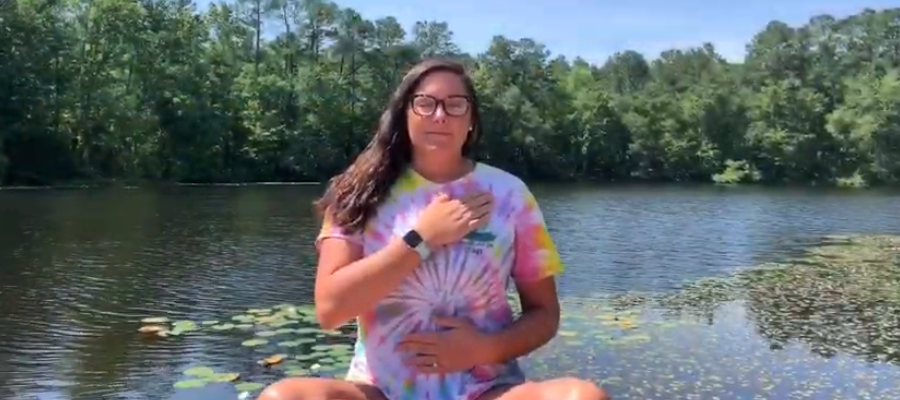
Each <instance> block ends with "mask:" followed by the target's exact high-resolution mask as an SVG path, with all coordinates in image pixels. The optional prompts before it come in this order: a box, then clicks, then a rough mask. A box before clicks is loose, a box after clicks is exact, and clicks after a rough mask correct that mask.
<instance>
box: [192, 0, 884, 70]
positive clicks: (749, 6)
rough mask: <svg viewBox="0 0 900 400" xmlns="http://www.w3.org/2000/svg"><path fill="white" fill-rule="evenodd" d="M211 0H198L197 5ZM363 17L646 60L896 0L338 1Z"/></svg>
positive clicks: (726, 48) (734, 48)
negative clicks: (626, 53) (627, 53)
mask: <svg viewBox="0 0 900 400" xmlns="http://www.w3.org/2000/svg"><path fill="white" fill-rule="evenodd" d="M209 1H210V0H199V2H200V4H203V3H208V2H209ZM337 4H338V5H340V6H342V7H351V8H354V9H356V10H357V11H358V12H360V14H362V15H363V16H364V17H365V18H368V19H376V18H380V17H383V16H389V15H392V16H394V17H396V18H397V19H398V20H399V21H400V23H401V24H403V26H404V28H407V30H408V29H409V27H411V26H412V24H413V23H415V22H416V21H419V20H437V21H446V22H448V23H449V25H450V29H451V30H453V33H454V38H455V41H456V43H457V44H458V45H460V47H462V49H463V50H465V51H468V52H471V53H479V52H481V51H483V50H484V49H486V48H487V45H488V43H489V42H490V40H491V38H492V37H493V36H494V35H498V34H499V35H504V36H506V37H508V38H511V39H518V38H522V37H528V38H532V39H535V40H537V41H539V42H541V43H543V44H545V45H546V46H547V47H548V49H549V50H550V51H551V52H553V54H563V55H565V56H567V57H570V58H571V57H575V56H581V57H583V58H585V59H587V60H588V61H590V62H594V63H602V62H603V61H604V60H605V59H606V58H607V57H608V56H609V55H611V54H612V53H614V52H616V51H620V50H626V49H633V50H637V51H639V52H641V53H643V54H644V55H645V56H647V57H648V58H655V57H656V56H657V55H658V54H659V53H660V52H661V51H663V50H666V49H670V48H673V47H678V48H683V47H689V46H697V45H700V44H701V43H703V42H704V41H709V42H712V43H713V44H714V45H715V46H716V48H717V49H718V51H719V53H721V54H722V55H724V56H725V57H726V58H728V59H729V60H735V61H737V60H741V59H743V54H744V50H745V45H746V44H747V43H748V42H749V41H750V40H751V39H752V38H753V35H755V34H756V33H757V32H759V31H760V30H761V29H762V28H763V27H764V26H765V24H766V23H768V22H769V21H771V20H773V19H778V20H781V21H784V22H787V23H788V24H791V25H795V26H796V25H800V24H803V23H806V22H807V21H809V19H810V18H811V17H813V16H815V15H820V14H832V15H834V16H836V17H844V16H847V15H850V14H854V13H857V12H859V11H862V10H863V9H864V8H866V7H869V8H875V9H880V8H886V7H900V0H868V1H862V0H751V1H748V2H746V3H745V2H730V1H714V0H675V1H665V0H612V1H609V0H607V1H604V0H518V1H516V0H443V1H442V0H435V1H421V0H420V1H416V0H340V1H337Z"/></svg>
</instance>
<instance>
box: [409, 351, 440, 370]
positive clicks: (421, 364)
mask: <svg viewBox="0 0 900 400" xmlns="http://www.w3.org/2000/svg"><path fill="white" fill-rule="evenodd" d="M436 361H437V357H435V356H431V355H427V356H426V355H423V356H416V357H413V358H412V359H411V360H409V362H408V364H409V365H410V366H411V367H414V368H415V369H416V370H417V371H419V372H421V373H423V374H439V373H441V371H442V370H443V369H442V368H441V366H440V363H436Z"/></svg>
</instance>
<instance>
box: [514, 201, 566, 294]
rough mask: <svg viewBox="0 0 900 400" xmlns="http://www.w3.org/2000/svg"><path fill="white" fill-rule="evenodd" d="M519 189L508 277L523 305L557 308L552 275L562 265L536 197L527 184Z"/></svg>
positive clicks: (562, 269)
mask: <svg viewBox="0 0 900 400" xmlns="http://www.w3.org/2000/svg"><path fill="white" fill-rule="evenodd" d="M523 192H524V193H523V196H522V203H520V207H519V209H518V210H517V211H516V217H515V239H514V242H515V248H514V252H515V258H514V261H513V268H512V278H513V280H514V281H515V283H516V287H517V289H518V291H519V296H520V298H521V301H522V306H523V307H528V306H548V307H557V308H558V307H559V299H558V297H557V292H556V279H555V276H556V275H558V274H560V273H562V272H563V271H564V270H565V267H564V266H563V264H562V260H561V258H560V256H559V251H558V250H557V248H556V244H555V243H554V242H553V239H552V238H551V237H550V232H549V231H548V230H547V225H546V223H545V222H544V215H543V213H542V212H541V209H540V207H539V206H538V203H537V200H536V199H535V198H534V195H533V194H532V193H531V191H530V190H528V189H527V188H526V189H524V190H523Z"/></svg>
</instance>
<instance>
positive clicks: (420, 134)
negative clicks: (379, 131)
mask: <svg viewBox="0 0 900 400" xmlns="http://www.w3.org/2000/svg"><path fill="white" fill-rule="evenodd" d="M468 95H469V93H468V91H467V90H466V86H465V84H463V80H462V78H461V77H460V76H459V75H456V74H454V73H452V72H444V71H437V72H432V73H431V74H428V75H427V76H426V77H425V78H424V79H423V80H422V81H421V82H420V83H419V86H418V87H417V88H416V89H415V90H414V91H413V93H412V97H411V100H410V102H409V103H408V106H407V109H406V121H407V129H408V131H409V139H410V141H411V142H412V146H413V149H414V150H415V152H416V153H433V154H434V155H439V154H444V155H451V154H452V155H456V156H459V155H461V154H462V147H463V144H465V142H466V138H467V137H468V135H469V133H470V127H471V126H472V103H471V102H470V101H469V97H468Z"/></svg>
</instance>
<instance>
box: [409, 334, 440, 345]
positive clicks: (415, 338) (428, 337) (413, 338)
mask: <svg viewBox="0 0 900 400" xmlns="http://www.w3.org/2000/svg"><path fill="white" fill-rule="evenodd" d="M437 342H438V335H437V334H435V333H410V334H408V335H406V336H405V337H404V338H403V339H401V340H400V344H404V343H419V344H423V345H435V344H437Z"/></svg>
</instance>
